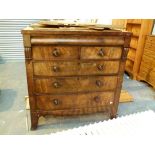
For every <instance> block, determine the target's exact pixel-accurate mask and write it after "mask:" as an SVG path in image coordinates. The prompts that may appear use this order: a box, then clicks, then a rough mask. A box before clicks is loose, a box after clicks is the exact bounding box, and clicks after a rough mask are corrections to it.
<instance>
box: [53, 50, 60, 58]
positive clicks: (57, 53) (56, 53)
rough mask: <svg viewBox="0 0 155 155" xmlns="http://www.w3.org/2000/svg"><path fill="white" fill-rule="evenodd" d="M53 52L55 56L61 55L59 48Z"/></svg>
mask: <svg viewBox="0 0 155 155" xmlns="http://www.w3.org/2000/svg"><path fill="white" fill-rule="evenodd" d="M52 54H53V56H54V57H59V56H60V55H61V52H60V51H59V50H58V49H54V50H53V52H52Z"/></svg>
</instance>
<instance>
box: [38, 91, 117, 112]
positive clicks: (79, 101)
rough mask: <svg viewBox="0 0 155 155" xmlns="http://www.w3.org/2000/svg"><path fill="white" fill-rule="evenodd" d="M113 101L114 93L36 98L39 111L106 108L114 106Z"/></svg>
mask: <svg viewBox="0 0 155 155" xmlns="http://www.w3.org/2000/svg"><path fill="white" fill-rule="evenodd" d="M113 100H114V92H100V93H99V92H96V93H86V94H79V95H67V96H66V95H42V96H36V104H37V109H39V110H45V111H50V110H60V109H63V110H64V109H74V108H83V107H98V106H105V105H111V104H113Z"/></svg>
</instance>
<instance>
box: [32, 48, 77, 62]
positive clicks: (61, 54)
mask: <svg viewBox="0 0 155 155" xmlns="http://www.w3.org/2000/svg"><path fill="white" fill-rule="evenodd" d="M32 51H33V59H34V60H57V59H77V58H78V51H79V48H78V47H75V46H74V47H72V46H71V47H67V46H33V47H32Z"/></svg>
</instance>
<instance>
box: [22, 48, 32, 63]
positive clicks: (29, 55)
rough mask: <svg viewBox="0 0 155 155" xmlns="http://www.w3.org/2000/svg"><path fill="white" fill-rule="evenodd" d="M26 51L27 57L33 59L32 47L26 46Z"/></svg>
mask: <svg viewBox="0 0 155 155" xmlns="http://www.w3.org/2000/svg"><path fill="white" fill-rule="evenodd" d="M24 52H25V59H28V60H30V59H32V51H31V47H25V48H24Z"/></svg>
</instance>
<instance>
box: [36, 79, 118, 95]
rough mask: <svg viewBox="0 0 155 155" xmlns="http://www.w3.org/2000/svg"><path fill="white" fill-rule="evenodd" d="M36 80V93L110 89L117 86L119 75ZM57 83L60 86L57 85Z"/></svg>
mask: <svg viewBox="0 0 155 155" xmlns="http://www.w3.org/2000/svg"><path fill="white" fill-rule="evenodd" d="M34 82H35V92H36V93H52V94H55V93H56V94H57V93H77V92H92V91H108V90H114V89H115V88H116V82H117V76H95V77H88V76H86V77H57V78H44V79H42V78H41V79H35V80H34ZM55 83H57V85H58V87H55V85H54V84H55Z"/></svg>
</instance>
